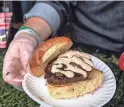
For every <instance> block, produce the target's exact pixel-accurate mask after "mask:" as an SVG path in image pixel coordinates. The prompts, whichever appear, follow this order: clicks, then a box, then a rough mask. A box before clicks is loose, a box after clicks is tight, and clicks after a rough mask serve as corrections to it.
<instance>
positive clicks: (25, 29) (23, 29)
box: [15, 26, 41, 45]
mask: <svg viewBox="0 0 124 107" xmlns="http://www.w3.org/2000/svg"><path fill="white" fill-rule="evenodd" d="M20 33H21V34H22V33H25V35H27V34H29V35H30V36H32V37H34V38H35V40H36V41H37V43H38V45H39V44H40V43H41V40H40V37H39V35H38V34H37V32H35V31H34V30H33V29H31V28H29V27H26V26H22V27H21V28H20V29H19V31H18V32H17V33H16V35H15V37H16V36H18V35H20Z"/></svg>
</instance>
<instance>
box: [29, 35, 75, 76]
mask: <svg viewBox="0 0 124 107" xmlns="http://www.w3.org/2000/svg"><path fill="white" fill-rule="evenodd" d="M72 44H73V43H72V41H71V40H70V39H69V38H67V37H64V36H63V37H55V38H52V39H49V40H47V41H45V42H44V43H42V44H41V45H40V46H39V47H38V48H37V49H36V51H35V52H34V53H33V55H32V58H31V62H30V69H31V72H32V74H33V75H34V76H38V77H39V76H41V75H42V74H43V73H44V69H45V67H46V66H47V64H48V63H49V62H50V61H51V60H53V59H54V58H56V57H57V56H58V55H60V54H62V53H64V52H66V51H67V50H68V49H69V48H70V47H71V46H72Z"/></svg>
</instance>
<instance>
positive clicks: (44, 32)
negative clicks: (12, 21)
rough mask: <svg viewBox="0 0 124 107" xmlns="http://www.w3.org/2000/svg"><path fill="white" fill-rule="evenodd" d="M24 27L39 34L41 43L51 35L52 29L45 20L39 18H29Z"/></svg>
mask: <svg viewBox="0 0 124 107" xmlns="http://www.w3.org/2000/svg"><path fill="white" fill-rule="evenodd" d="M24 26H26V27H29V28H31V29H33V30H34V31H35V32H37V34H38V35H39V37H40V40H41V41H44V40H45V39H47V38H48V37H49V36H50V35H51V27H50V26H49V24H48V23H47V22H46V21H45V20H43V19H41V18H39V17H31V18H29V19H28V20H27V21H26V23H25V24H24Z"/></svg>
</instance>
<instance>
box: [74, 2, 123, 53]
mask: <svg viewBox="0 0 124 107" xmlns="http://www.w3.org/2000/svg"><path fill="white" fill-rule="evenodd" d="M72 7H73V10H72V12H73V15H74V16H73V19H74V20H73V22H72V23H73V24H72V39H73V41H75V42H79V43H84V44H87V45H92V46H96V47H100V48H103V49H107V50H112V51H118V52H119V51H123V50H124V12H123V11H124V2H119V1H116V2H115V1H113V2H112V1H83V2H77V4H76V5H73V4H72Z"/></svg>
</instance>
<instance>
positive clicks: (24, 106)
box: [0, 52, 124, 107]
mask: <svg viewBox="0 0 124 107" xmlns="http://www.w3.org/2000/svg"><path fill="white" fill-rule="evenodd" d="M3 56H4V52H3V53H0V107H39V105H38V104H37V103H35V102H34V101H32V100H31V99H30V98H29V97H28V96H27V95H26V94H25V93H24V92H20V91H18V90H16V89H14V88H13V87H11V86H10V85H8V84H6V83H5V82H4V81H3V79H2V66H3ZM97 57H99V58H100V59H101V60H103V61H104V62H105V63H107V65H108V66H109V67H110V68H111V69H112V70H113V72H114V74H115V77H116V78H117V74H118V72H119V69H118V67H117V66H116V63H117V60H116V59H115V58H114V57H113V56H112V57H111V58H105V56H103V55H97ZM119 84H120V85H119V87H117V90H116V94H115V96H114V99H113V100H112V101H111V102H110V103H109V104H107V105H106V106H104V107H124V105H123V104H121V105H120V106H118V101H119V99H120V97H121V95H122V93H123V91H124V83H123V81H122V79H121V81H120V83H119Z"/></svg>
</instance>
